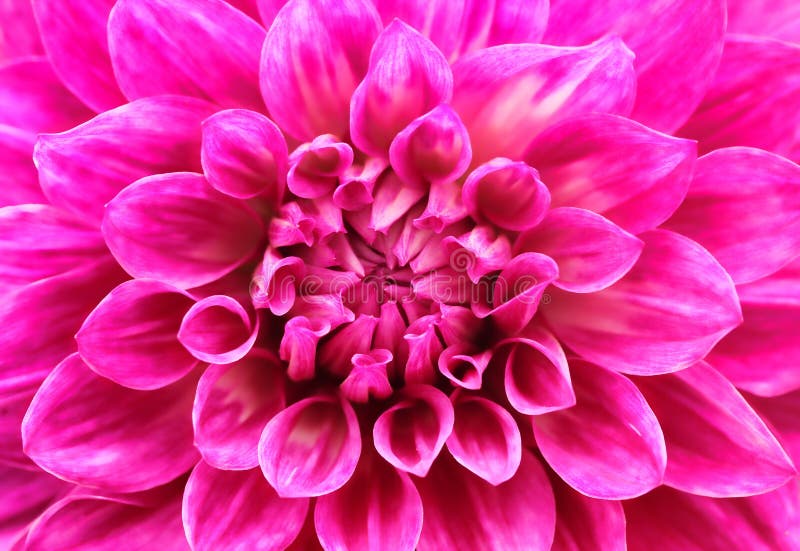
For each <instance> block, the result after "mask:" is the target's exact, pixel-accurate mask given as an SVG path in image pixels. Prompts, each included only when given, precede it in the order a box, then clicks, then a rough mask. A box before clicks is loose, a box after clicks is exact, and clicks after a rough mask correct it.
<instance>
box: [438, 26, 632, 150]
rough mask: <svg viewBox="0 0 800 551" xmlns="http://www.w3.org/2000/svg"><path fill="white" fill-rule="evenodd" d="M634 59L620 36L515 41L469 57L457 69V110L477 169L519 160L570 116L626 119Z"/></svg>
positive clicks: (455, 104) (454, 67)
mask: <svg viewBox="0 0 800 551" xmlns="http://www.w3.org/2000/svg"><path fill="white" fill-rule="evenodd" d="M632 58H633V54H632V53H631V51H630V50H628V48H627V47H626V46H625V44H623V43H622V41H621V40H620V39H619V38H617V37H609V38H605V39H603V40H599V41H597V42H595V43H594V44H591V45H589V46H586V47H582V48H556V47H552V46H541V45H538V44H537V45H535V44H509V45H504V46H495V47H493V48H488V49H485V50H480V51H477V52H475V53H473V54H470V55H469V56H466V57H464V58H462V59H461V60H459V61H458V62H457V63H456V64H455V65H454V66H453V75H454V77H455V88H454V92H453V107H454V108H455V110H456V112H457V113H458V114H459V116H461V119H462V120H463V121H464V124H465V125H466V127H467V129H468V130H469V135H470V138H471V139H472V152H473V164H477V163H481V162H484V161H488V160H489V159H491V158H493V157H499V156H502V157H509V158H511V159H514V160H517V159H519V158H520V156H521V155H522V153H523V152H524V151H525V147H526V146H527V144H529V143H530V140H531V139H532V138H534V137H535V136H536V134H538V133H539V132H541V131H542V130H544V129H545V128H547V127H548V126H550V125H552V124H554V123H556V122H558V121H559V120H561V119H564V118H566V117H569V116H574V115H580V114H584V113H589V112H600V113H619V114H623V115H627V114H628V113H629V112H630V109H631V106H632V105H633V99H634V96H635V93H636V81H635V75H634V72H633V65H632Z"/></svg>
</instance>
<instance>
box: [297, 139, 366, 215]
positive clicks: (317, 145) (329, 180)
mask: <svg viewBox="0 0 800 551" xmlns="http://www.w3.org/2000/svg"><path fill="white" fill-rule="evenodd" d="M289 162H290V163H291V168H290V169H289V174H288V177H287V183H288V186H289V191H291V192H292V193H294V194H295V195H296V196H297V197H302V198H304V199H318V198H320V197H322V196H323V195H328V194H329V193H330V192H331V191H332V190H333V188H334V187H335V186H336V183H337V180H338V178H339V177H340V176H343V175H344V173H345V171H347V170H348V169H349V168H350V166H351V165H352V164H353V149H352V148H351V147H350V146H349V145H348V144H346V143H344V142H341V141H339V139H338V138H337V137H336V136H333V135H331V134H323V135H321V136H317V137H316V138H314V140H313V141H311V142H309V143H305V144H303V145H301V146H300V147H298V148H297V149H295V150H294V151H293V152H292V155H291V157H289Z"/></svg>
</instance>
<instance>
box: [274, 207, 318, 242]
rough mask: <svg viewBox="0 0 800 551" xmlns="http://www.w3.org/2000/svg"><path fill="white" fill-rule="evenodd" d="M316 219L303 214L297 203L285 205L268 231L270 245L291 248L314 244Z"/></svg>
mask: <svg viewBox="0 0 800 551" xmlns="http://www.w3.org/2000/svg"><path fill="white" fill-rule="evenodd" d="M315 225H316V224H315V223H314V219H313V218H312V217H311V216H309V215H308V214H306V213H305V212H303V209H301V208H300V205H298V204H297V203H296V202H294V201H291V202H289V203H284V204H283V205H282V206H281V207H280V209H279V210H278V213H277V215H276V216H274V217H273V218H272V220H270V224H269V228H268V230H267V237H268V238H269V243H270V244H271V245H272V246H273V247H289V246H291V245H299V244H301V243H302V244H304V245H306V246H307V247H310V246H311V245H312V244H313V243H314V226H315Z"/></svg>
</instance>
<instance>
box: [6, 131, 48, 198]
mask: <svg viewBox="0 0 800 551" xmlns="http://www.w3.org/2000/svg"><path fill="white" fill-rule="evenodd" d="M35 143H36V136H35V135H33V134H32V133H30V132H27V131H24V130H19V129H18V128H14V127H11V126H7V125H4V124H0V148H1V149H2V151H3V154H2V155H1V156H0V206H6V205H25V204H32V203H47V199H46V198H45V196H44V193H42V188H41V187H40V186H39V175H38V174H37V173H36V167H35V166H34V164H33V159H32V158H31V152H32V151H33V146H34V144H35Z"/></svg>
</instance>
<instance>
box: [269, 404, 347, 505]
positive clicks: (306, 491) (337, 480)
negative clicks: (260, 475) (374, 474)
mask: <svg viewBox="0 0 800 551" xmlns="http://www.w3.org/2000/svg"><path fill="white" fill-rule="evenodd" d="M360 455H361V435H360V433H359V429H358V419H357V418H356V414H355V411H353V408H352V406H351V405H350V404H349V402H347V401H346V400H344V399H341V398H338V397H334V396H316V397H312V398H306V399H304V400H301V401H299V402H297V403H295V404H292V405H291V406H289V407H288V408H286V409H285V410H283V411H282V412H281V413H279V414H278V415H276V416H275V417H273V418H272V420H271V421H270V422H269V423H267V426H266V427H265V428H264V432H263V434H262V435H261V440H260V441H259V443H258V462H259V463H260V464H261V470H262V471H264V476H266V477H267V480H268V481H269V483H270V484H271V485H272V487H273V488H275V490H276V491H277V492H278V495H279V496H281V497H311V496H320V495H325V494H328V493H331V492H333V491H334V490H338V489H339V488H341V487H342V486H343V485H344V484H345V483H346V482H347V481H348V480H349V479H350V477H351V476H352V474H353V471H354V470H355V468H356V464H357V463H358V458H359V456H360Z"/></svg>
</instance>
